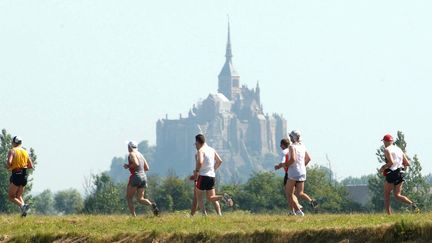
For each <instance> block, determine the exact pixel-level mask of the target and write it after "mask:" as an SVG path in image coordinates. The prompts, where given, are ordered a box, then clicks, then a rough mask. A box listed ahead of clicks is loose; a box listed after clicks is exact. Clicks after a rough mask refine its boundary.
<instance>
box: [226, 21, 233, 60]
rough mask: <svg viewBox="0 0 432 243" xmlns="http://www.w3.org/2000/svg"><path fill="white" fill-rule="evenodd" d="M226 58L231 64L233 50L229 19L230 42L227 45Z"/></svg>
mask: <svg viewBox="0 0 432 243" xmlns="http://www.w3.org/2000/svg"><path fill="white" fill-rule="evenodd" d="M225 57H226V59H227V61H229V62H230V61H231V58H232V50H231V29H230V22H229V19H228V40H227V45H226V52H225Z"/></svg>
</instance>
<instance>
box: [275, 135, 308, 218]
mask: <svg viewBox="0 0 432 243" xmlns="http://www.w3.org/2000/svg"><path fill="white" fill-rule="evenodd" d="M290 144H291V142H290V140H289V139H287V138H284V139H282V140H281V141H280V148H281V149H282V161H281V162H280V163H279V164H277V165H275V170H279V169H280V168H283V169H284V171H285V176H284V181H283V187H284V191H285V197H286V200H287V203H288V208H289V210H290V211H291V212H290V214H295V209H294V206H293V205H291V204H290V200H289V196H288V187H287V181H288V166H286V164H287V163H288V161H289V158H290V154H289V149H288V148H289V146H290ZM293 199H294V202H295V203H296V204H297V206H298V207H299V208H300V209H302V208H303V207H302V206H301V205H300V204H299V202H298V199H297V197H296V196H295V195H293Z"/></svg>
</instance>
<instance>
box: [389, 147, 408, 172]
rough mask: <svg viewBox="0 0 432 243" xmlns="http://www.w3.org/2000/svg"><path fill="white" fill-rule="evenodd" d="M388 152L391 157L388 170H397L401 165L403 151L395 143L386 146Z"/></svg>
mask: <svg viewBox="0 0 432 243" xmlns="http://www.w3.org/2000/svg"><path fill="white" fill-rule="evenodd" d="M387 149H388V151H389V152H390V156H391V157H392V159H393V165H392V166H391V167H390V170H397V169H399V168H402V167H403V156H404V152H403V151H402V149H400V148H399V147H398V146H396V145H390V146H388V147H387Z"/></svg>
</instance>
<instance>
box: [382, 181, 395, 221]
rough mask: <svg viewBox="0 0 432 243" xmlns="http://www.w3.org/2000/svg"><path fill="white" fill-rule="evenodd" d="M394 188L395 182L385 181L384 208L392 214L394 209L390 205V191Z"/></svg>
mask: <svg viewBox="0 0 432 243" xmlns="http://www.w3.org/2000/svg"><path fill="white" fill-rule="evenodd" d="M392 190H393V184H391V183H388V182H387V181H385V182H384V208H385V210H386V212H387V214H389V215H390V214H392V210H391V207H390V193H391V191H392Z"/></svg>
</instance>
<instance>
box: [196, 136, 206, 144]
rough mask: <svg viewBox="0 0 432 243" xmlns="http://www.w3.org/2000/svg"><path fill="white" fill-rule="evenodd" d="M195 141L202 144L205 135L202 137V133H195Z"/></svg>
mask: <svg viewBox="0 0 432 243" xmlns="http://www.w3.org/2000/svg"><path fill="white" fill-rule="evenodd" d="M195 141H196V142H197V143H200V144H204V143H205V137H204V135H202V134H198V135H196V136H195Z"/></svg>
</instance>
